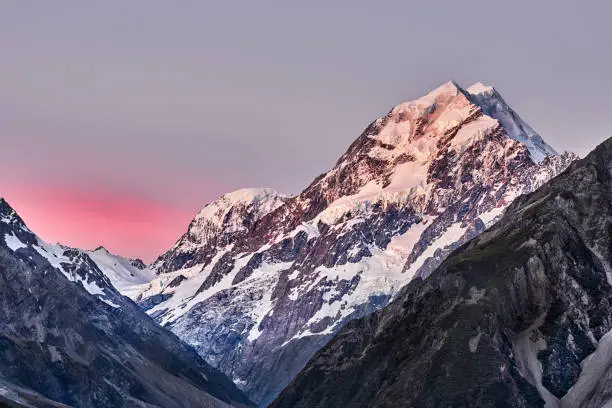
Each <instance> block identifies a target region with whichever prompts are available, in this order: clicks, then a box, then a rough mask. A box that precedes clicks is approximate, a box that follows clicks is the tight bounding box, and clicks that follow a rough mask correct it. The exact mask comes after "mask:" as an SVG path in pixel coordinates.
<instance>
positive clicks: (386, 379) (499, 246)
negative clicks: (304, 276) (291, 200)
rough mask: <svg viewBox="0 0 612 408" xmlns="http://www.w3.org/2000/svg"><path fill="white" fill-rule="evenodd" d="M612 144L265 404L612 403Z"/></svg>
mask: <svg viewBox="0 0 612 408" xmlns="http://www.w3.org/2000/svg"><path fill="white" fill-rule="evenodd" d="M611 264H612V139H609V140H608V141H606V142H604V143H603V144H602V145H600V146H599V147H598V148H597V149H595V151H594V152H592V153H591V154H590V155H589V156H588V157H586V158H585V159H583V160H580V161H578V162H574V163H573V164H572V165H571V166H570V168H569V169H568V170H567V171H566V172H564V173H563V174H561V175H560V176H559V177H557V178H555V179H554V180H552V181H551V182H550V183H547V184H545V185H544V186H543V187H542V188H540V189H539V190H538V191H536V192H535V193H532V194H529V195H526V196H522V197H520V198H518V199H517V200H515V201H514V203H513V204H511V205H510V207H509V208H508V210H507V211H506V213H505V215H504V216H503V218H502V219H501V220H500V221H499V222H498V223H497V224H496V225H495V226H493V227H492V228H491V229H489V230H488V231H486V232H485V233H483V234H482V235H480V236H479V237H478V238H475V239H474V240H472V241H470V242H469V243H467V244H466V245H464V246H462V247H461V248H459V249H458V250H457V251H455V252H454V253H453V254H452V255H451V256H450V257H449V258H448V259H446V261H444V262H443V263H442V265H441V266H440V267H439V268H438V269H437V270H435V271H434V272H433V273H432V274H431V276H430V277H429V278H428V279H426V280H424V279H421V278H417V279H415V280H413V281H412V282H411V283H410V284H409V285H408V286H407V287H406V288H405V289H404V290H403V291H402V293H401V294H400V295H398V296H397V298H396V299H395V300H394V301H393V302H392V303H391V305H389V306H388V307H387V308H385V309H383V310H381V311H379V312H377V313H375V314H372V315H370V316H368V317H365V318H362V319H360V320H356V321H352V322H350V323H348V324H347V325H346V326H345V327H344V328H343V329H342V331H341V332H340V333H339V334H338V335H337V336H336V337H335V338H334V339H333V340H332V341H331V342H330V343H329V344H328V345H327V346H325V347H324V348H323V349H322V350H321V351H320V352H319V353H318V354H317V355H316V356H315V357H314V358H313V359H312V360H311V361H310V362H309V364H308V366H307V367H306V368H305V369H304V371H303V372H302V373H301V374H300V375H299V376H298V377H297V379H296V380H295V381H294V382H293V383H292V384H291V385H290V386H289V387H288V388H287V389H286V390H285V391H284V392H283V393H282V394H281V396H280V397H279V398H278V399H277V400H276V401H275V402H274V403H273V404H272V405H271V406H272V407H273V408H281V407H292V408H299V407H308V408H313V407H326V408H327V407H373V406H376V407H397V406H406V407H449V406H453V407H468V406H470V407H476V406H477V407H543V406H546V407H553V408H556V407H559V408H570V407H572V408H587V407H588V408H591V407H602V406H609V404H610V403H611V402H612V395H611V394H610V390H611V389H612V382H611V381H612V353H611V352H610V350H612V331H611V330H612V286H611V285H612V267H611Z"/></svg>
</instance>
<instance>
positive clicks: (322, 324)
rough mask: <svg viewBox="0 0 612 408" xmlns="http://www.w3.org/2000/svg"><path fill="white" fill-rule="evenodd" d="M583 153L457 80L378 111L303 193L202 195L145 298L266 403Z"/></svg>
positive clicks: (491, 94) (490, 92) (494, 96)
mask: <svg viewBox="0 0 612 408" xmlns="http://www.w3.org/2000/svg"><path fill="white" fill-rule="evenodd" d="M574 159H575V156H573V155H571V154H567V153H566V154H563V155H557V154H556V153H555V152H554V150H553V149H552V148H551V147H550V146H548V145H547V144H546V143H545V142H544V141H543V140H542V138H541V137H540V136H538V135H537V134H536V133H535V132H534V131H533V130H532V129H531V128H530V127H529V126H528V125H527V124H525V123H524V122H523V121H522V119H521V118H520V117H519V116H518V115H517V114H516V113H515V112H514V111H513V110H512V109H511V108H510V107H509V106H508V105H507V104H506V103H505V102H504V100H503V99H502V98H501V96H500V95H499V93H498V92H497V91H495V90H494V89H493V88H490V87H486V86H484V85H482V84H477V85H475V86H473V87H470V88H468V89H467V90H465V89H463V88H461V87H459V86H458V85H457V84H456V83H454V82H449V83H446V84H444V85H442V86H441V87H439V88H437V89H436V90H434V91H432V92H431V93H429V94H427V95H426V96H424V97H422V98H420V99H416V100H413V101H410V102H405V103H402V104H400V105H398V106H396V107H394V108H393V109H392V110H391V111H390V112H389V113H388V114H387V115H385V116H384V117H381V118H379V119H377V120H375V121H374V122H372V123H371V124H370V125H369V126H368V127H367V128H366V129H365V131H364V132H363V133H362V134H361V136H359V137H358V138H357V139H356V140H355V142H354V143H353V144H352V145H351V146H350V147H349V148H348V150H347V151H346V153H344V154H343V155H342V156H341V157H340V159H339V160H338V161H337V163H336V165H335V166H334V167H333V168H332V169H331V170H330V171H328V172H327V173H325V174H322V175H320V176H319V177H317V178H316V179H315V180H314V181H313V182H312V183H311V184H310V185H309V186H308V187H307V188H306V189H304V190H303V191H302V192H301V193H300V194H299V195H297V196H291V197H288V196H283V195H280V194H277V193H275V192H273V191H271V190H253V189H248V190H240V191H238V192H235V193H230V194H229V195H226V196H223V197H222V198H221V199H219V200H218V201H216V202H213V203H211V204H209V205H208V206H206V207H205V208H204V209H203V210H202V211H201V212H200V213H199V214H198V215H197V216H196V218H195V219H194V221H193V222H192V223H191V225H190V226H189V229H188V231H187V233H186V234H185V235H183V237H181V238H180V239H179V240H178V242H177V243H176V245H175V246H174V247H173V248H171V249H170V250H169V251H168V252H167V253H165V254H164V255H162V256H161V257H160V258H159V259H158V260H157V261H156V262H155V263H154V264H153V265H152V270H153V271H154V272H155V273H156V274H157V277H156V278H155V279H154V280H153V281H152V282H151V283H150V284H149V286H148V287H146V288H145V290H144V291H143V292H142V293H141V296H140V297H139V304H140V305H141V306H142V307H143V308H144V309H146V310H147V313H149V314H150V315H151V316H152V317H154V318H155V319H156V320H157V321H158V322H159V323H160V324H162V325H164V326H166V327H168V328H169V329H170V330H172V331H173V332H174V333H176V334H177V335H178V336H179V337H180V338H181V339H183V340H184V341H186V342H187V343H189V344H191V345H192V346H194V347H195V348H196V350H197V351H198V353H199V354H200V355H201V356H203V357H204V359H205V360H206V361H207V362H208V363H209V364H211V365H212V366H214V367H217V368H218V369H219V370H221V371H222V372H224V373H226V374H227V375H228V376H230V377H231V378H232V379H233V380H234V382H236V384H238V385H239V387H240V388H241V389H243V390H244V391H245V392H246V393H247V395H248V396H249V397H250V398H251V399H252V400H253V401H256V402H257V403H259V404H260V405H261V406H265V405H266V404H267V403H269V402H270V401H271V400H272V399H273V398H274V397H275V396H276V395H277V394H278V393H279V392H280V391H281V390H282V389H283V388H284V387H285V386H286V385H287V384H288V383H289V382H290V381H291V380H292V379H293V378H294V377H295V375H297V373H298V372H299V371H300V370H301V369H302V368H303V367H304V365H305V364H306V362H307V361H308V360H309V359H310V358H311V357H312V356H313V354H314V353H315V352H316V351H317V350H319V349H320V348H321V347H322V346H323V345H324V344H326V342H327V341H328V340H329V339H330V338H331V337H332V335H333V334H334V333H336V332H337V331H338V330H339V329H340V328H341V327H342V325H343V324H345V323H346V322H347V321H349V320H351V319H355V318H358V317H361V316H363V315H366V314H369V313H371V312H373V311H375V310H378V309H380V308H381V307H383V306H386V305H387V304H388V303H389V302H390V301H391V300H392V299H393V297H394V296H396V295H397V293H398V291H399V290H400V288H402V287H403V286H404V285H405V284H407V283H408V282H410V280H411V279H412V278H413V277H415V276H421V277H426V276H428V275H429V274H430V273H431V271H433V270H434V269H435V268H436V267H437V266H438V265H439V264H440V263H441V262H442V260H443V259H444V258H445V257H446V256H447V255H448V254H449V253H450V252H451V251H452V250H454V249H455V248H457V247H458V246H459V245H461V244H463V243H465V242H467V241H468V240H470V239H471V238H473V237H475V236H477V235H478V234H479V233H481V232H482V231H484V230H485V229H486V228H487V227H488V226H490V225H492V224H493V222H495V220H496V219H497V218H498V217H499V216H500V215H501V214H502V213H503V210H504V208H505V207H506V206H507V205H508V204H509V203H511V202H512V201H513V200H514V199H515V198H516V197H518V196H520V195H521V194H523V193H527V192H530V191H533V190H535V189H536V188H538V187H539V186H540V185H542V184H543V183H544V182H546V181H547V180H549V179H550V178H551V177H553V176H555V175H556V174H558V173H559V172H560V171H562V170H563V169H565V167H566V166H567V165H568V164H569V163H570V162H571V161H572V160H574Z"/></svg>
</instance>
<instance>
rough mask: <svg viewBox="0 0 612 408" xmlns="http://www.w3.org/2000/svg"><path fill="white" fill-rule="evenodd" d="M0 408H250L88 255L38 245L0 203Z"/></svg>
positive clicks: (5, 203) (221, 376)
mask: <svg viewBox="0 0 612 408" xmlns="http://www.w3.org/2000/svg"><path fill="white" fill-rule="evenodd" d="M104 256H105V257H106V256H107V255H104ZM0 404H3V405H9V406H18V407H22V406H27V407H31V406H66V405H68V406H87V407H118V406H123V407H144V406H147V407H153V406H156V407H193V406H202V407H214V408H222V407H230V406H235V407H248V406H251V403H250V402H249V400H248V399H247V398H246V397H245V396H244V394H242V392H240V391H239V390H238V389H237V388H236V387H235V386H234V384H232V382H231V381H230V380H229V379H228V378H227V377H225V376H224V375H223V374H221V373H220V372H218V371H217V370H216V369H214V368H212V367H210V366H209V365H208V364H206V363H205V362H204V361H203V360H202V359H201V358H200V357H199V356H198V354H197V353H196V352H195V351H194V350H193V349H192V348H190V347H189V346H187V345H186V344H184V343H182V342H181V341H180V340H179V339H178V338H177V337H176V336H175V335H174V334H172V333H170V332H168V331H167V330H165V329H163V328H161V327H159V325H157V324H156V323H155V322H154V321H153V320H152V319H150V318H149V317H148V316H147V315H146V314H145V313H143V312H142V311H141V309H140V308H139V307H138V306H137V305H136V304H135V303H134V302H132V301H131V300H129V299H128V298H126V297H124V296H122V295H121V294H120V293H119V292H117V290H116V289H115V288H114V287H113V286H112V283H111V280H109V278H108V277H107V276H106V275H105V274H104V272H103V271H102V270H101V269H100V268H99V267H98V266H97V265H96V263H95V262H94V261H93V260H92V259H91V258H90V257H89V255H88V254H87V253H85V252H84V251H80V250H76V249H73V248H69V247H64V246H60V245H49V244H47V243H45V242H44V241H42V240H41V239H40V238H38V237H37V236H36V235H35V234H34V233H33V232H32V231H30V229H29V228H28V227H27V226H26V225H25V224H24V222H23V220H22V219H21V218H20V217H19V215H18V214H17V213H16V212H15V211H14V210H13V209H12V208H11V207H10V206H9V204H8V203H7V202H6V201H5V200H3V199H0ZM62 404H65V405H62Z"/></svg>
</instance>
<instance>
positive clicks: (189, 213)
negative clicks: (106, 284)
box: [0, 183, 203, 261]
mask: <svg viewBox="0 0 612 408" xmlns="http://www.w3.org/2000/svg"><path fill="white" fill-rule="evenodd" d="M0 195H1V196H4V197H5V198H6V199H7V201H8V202H9V203H10V204H11V205H12V206H13V208H14V209H15V210H16V211H17V212H18V213H19V214H20V215H21V217H22V218H23V219H24V221H25V222H26V223H27V224H28V226H29V227H30V229H32V230H33V231H34V232H36V233H37V234H38V235H39V236H40V237H41V238H43V239H45V240H46V241H50V242H61V243H63V244H66V245H70V246H75V247H79V248H86V249H89V248H95V247H96V246H98V245H104V246H105V247H106V248H107V249H108V250H110V251H111V252H115V253H119V254H121V255H125V256H131V257H136V256H138V257H141V258H143V259H144V260H145V261H151V260H153V259H154V258H155V257H157V256H158V255H160V254H162V253H163V252H164V251H166V250H167V249H169V248H170V246H172V244H173V243H174V242H175V241H176V239H177V238H178V237H179V236H180V235H181V234H182V233H183V232H184V231H185V230H186V228H187V225H188V224H189V221H190V220H191V219H192V217H193V215H194V210H193V209H192V208H185V207H184V206H183V207H181V206H176V205H171V204H168V203H163V202H160V201H159V200H153V199H149V198H146V197H142V196H138V195H136V194H130V193H126V192H125V191H114V190H112V189H84V188H76V187H51V186H37V185H31V184H30V185H24V184H23V183H20V184H19V185H6V184H5V183H3V184H2V189H1V190H0ZM202 204H203V203H202Z"/></svg>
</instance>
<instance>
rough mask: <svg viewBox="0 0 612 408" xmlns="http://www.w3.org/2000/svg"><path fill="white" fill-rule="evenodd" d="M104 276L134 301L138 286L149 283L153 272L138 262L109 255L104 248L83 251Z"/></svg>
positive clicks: (138, 289)
mask: <svg viewBox="0 0 612 408" xmlns="http://www.w3.org/2000/svg"><path fill="white" fill-rule="evenodd" d="M84 252H85V253H86V254H87V255H88V256H89V257H90V258H91V260H92V261H94V262H95V263H96V265H97V266H98V268H100V270H101V271H102V273H104V275H106V277H107V278H108V279H109V280H110V282H111V283H112V285H113V286H114V287H115V289H117V290H118V291H119V293H121V294H122V295H124V296H127V297H129V298H131V299H136V297H138V295H139V294H140V292H141V290H140V285H143V284H147V283H149V282H151V280H152V279H153V277H154V274H153V272H151V270H150V269H149V268H148V267H147V266H146V265H145V264H144V263H143V262H142V261H141V260H140V259H128V258H124V257H122V256H119V255H115V254H112V253H110V252H109V251H108V250H107V249H106V248H104V247H98V248H96V249H94V250H93V251H84Z"/></svg>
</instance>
